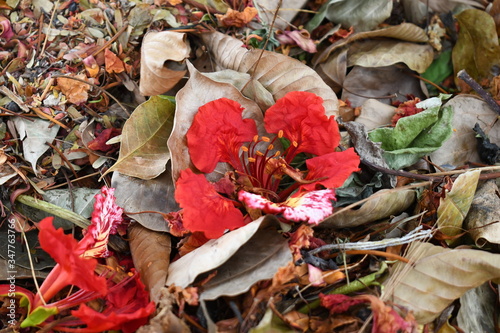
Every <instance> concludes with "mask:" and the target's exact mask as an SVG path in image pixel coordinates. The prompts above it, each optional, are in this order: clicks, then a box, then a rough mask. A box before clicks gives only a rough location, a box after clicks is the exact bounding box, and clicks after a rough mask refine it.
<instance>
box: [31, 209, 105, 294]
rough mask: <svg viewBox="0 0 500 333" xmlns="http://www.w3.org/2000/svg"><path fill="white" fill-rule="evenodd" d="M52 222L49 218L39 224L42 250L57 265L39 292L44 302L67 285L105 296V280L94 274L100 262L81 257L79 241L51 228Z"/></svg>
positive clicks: (60, 230)
mask: <svg viewBox="0 0 500 333" xmlns="http://www.w3.org/2000/svg"><path fill="white" fill-rule="evenodd" d="M52 220H53V218H52V217H47V218H45V219H43V220H42V221H40V223H39V228H40V233H39V234H38V239H39V241H40V245H41V247H42V249H43V250H44V251H45V252H47V253H48V254H49V255H50V256H51V257H52V258H54V260H55V261H56V262H57V264H58V265H56V267H54V268H53V270H52V271H51V273H50V274H49V276H48V277H47V278H46V279H45V281H44V283H43V284H42V287H41V289H40V290H41V293H42V295H43V296H44V297H45V300H46V301H48V300H49V299H50V298H52V296H54V295H55V294H56V293H57V292H58V291H59V290H61V289H62V288H64V287H65V286H68V285H76V286H77V287H79V288H80V289H83V290H87V291H96V292H99V293H100V294H105V293H106V291H107V287H106V279H105V278H103V277H99V276H97V275H96V274H95V273H94V269H95V267H96V266H97V260H95V259H84V258H83V257H81V255H82V252H81V249H80V247H79V245H78V243H77V241H76V240H75V239H74V238H73V236H71V235H65V234H64V231H63V230H62V229H57V230H56V229H55V228H54V226H53V225H52ZM58 267H59V268H58ZM53 273H54V274H53ZM37 298H38V296H37Z"/></svg>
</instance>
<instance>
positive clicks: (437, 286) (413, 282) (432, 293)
mask: <svg viewBox="0 0 500 333" xmlns="http://www.w3.org/2000/svg"><path fill="white" fill-rule="evenodd" d="M406 257H407V258H408V259H409V260H410V262H411V263H410V264H406V263H402V262H398V263H397V264H396V265H395V266H394V267H393V271H392V274H391V277H390V279H389V280H388V281H387V283H386V284H385V288H384V289H383V290H384V294H383V299H384V300H390V301H392V302H394V303H395V304H398V305H401V306H404V307H406V308H407V309H409V310H411V311H413V314H414V315H415V319H416V320H417V322H418V323H420V324H426V323H429V322H431V321H433V320H434V319H435V318H436V317H437V316H439V315H440V314H441V312H442V311H443V310H444V309H445V308H446V307H447V306H448V305H450V304H451V303H452V302H453V301H454V300H455V299H457V298H459V297H460V296H462V295H463V294H464V293H465V292H466V291H467V290H469V289H472V288H476V287H477V286H480V285H481V284H483V283H484V282H486V281H489V280H492V279H496V278H499V277H500V254H493V253H489V252H486V251H479V250H471V249H455V250H450V249H445V248H442V247H440V246H435V245H432V244H429V243H421V242H415V243H413V244H412V245H411V246H410V248H409V251H408V254H407V256H406Z"/></svg>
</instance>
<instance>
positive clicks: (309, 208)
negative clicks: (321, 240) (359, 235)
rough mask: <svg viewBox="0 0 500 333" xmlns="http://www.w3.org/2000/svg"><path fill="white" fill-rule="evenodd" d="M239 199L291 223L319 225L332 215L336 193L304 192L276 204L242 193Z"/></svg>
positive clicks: (325, 191)
mask: <svg viewBox="0 0 500 333" xmlns="http://www.w3.org/2000/svg"><path fill="white" fill-rule="evenodd" d="M238 199H239V200H240V201H242V202H244V203H245V204H246V205H247V206H248V207H250V208H255V209H262V210H263V211H264V212H265V213H268V214H283V217H284V218H285V219H287V220H289V221H295V222H300V221H305V222H309V223H311V224H318V223H319V222H321V221H322V220H323V219H324V218H325V217H327V216H329V215H331V214H332V212H333V205H332V202H331V201H332V200H335V191H334V190H333V189H326V190H319V191H312V192H304V193H302V194H300V196H297V197H291V198H289V199H288V200H286V201H285V202H282V203H274V202H272V201H269V200H267V199H266V198H264V197H262V196H260V195H258V194H254V193H249V192H245V191H240V192H239V193H238Z"/></svg>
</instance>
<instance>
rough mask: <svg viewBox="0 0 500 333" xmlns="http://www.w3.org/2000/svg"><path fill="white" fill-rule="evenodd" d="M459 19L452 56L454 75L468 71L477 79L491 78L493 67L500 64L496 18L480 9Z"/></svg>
mask: <svg viewBox="0 0 500 333" xmlns="http://www.w3.org/2000/svg"><path fill="white" fill-rule="evenodd" d="M456 18H457V21H458V23H459V25H460V30H459V33H458V40H457V43H456V44H455V46H454V48H453V53H452V58H453V69H454V71H455V74H456V73H458V72H459V71H460V70H462V69H465V70H466V71H467V73H469V74H470V75H471V76H472V77H473V78H475V79H476V80H481V79H484V78H489V77H491V68H492V67H493V66H498V65H500V59H499V58H498V54H499V53H500V46H499V44H498V36H497V31H496V26H495V22H494V20H493V18H492V17H491V15H490V14H488V13H487V12H485V11H483V10H478V9H468V10H464V11H463V12H461V13H460V14H458V15H456ZM456 80H458V79H456Z"/></svg>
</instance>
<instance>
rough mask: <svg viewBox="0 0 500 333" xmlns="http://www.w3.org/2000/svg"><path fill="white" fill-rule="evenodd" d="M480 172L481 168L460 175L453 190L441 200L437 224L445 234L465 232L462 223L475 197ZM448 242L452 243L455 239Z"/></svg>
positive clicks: (451, 234)
mask: <svg viewBox="0 0 500 333" xmlns="http://www.w3.org/2000/svg"><path fill="white" fill-rule="evenodd" d="M480 174H481V170H473V171H469V172H466V173H464V174H462V175H460V176H458V177H457V179H456V180H455V182H454V183H453V188H452V189H451V191H450V192H448V193H447V194H446V197H445V198H444V199H441V200H440V204H439V207H438V209H437V215H438V220H437V225H438V227H439V230H441V232H442V233H444V234H445V235H448V236H456V235H458V234H460V233H462V232H463V229H462V223H463V221H464V219H465V217H466V216H467V213H468V212H469V208H470V206H471V204H472V200H473V199H474V194H475V193H476V187H477V182H478V180H479V175H480ZM447 242H448V244H450V243H452V242H453V240H452V241H447Z"/></svg>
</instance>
